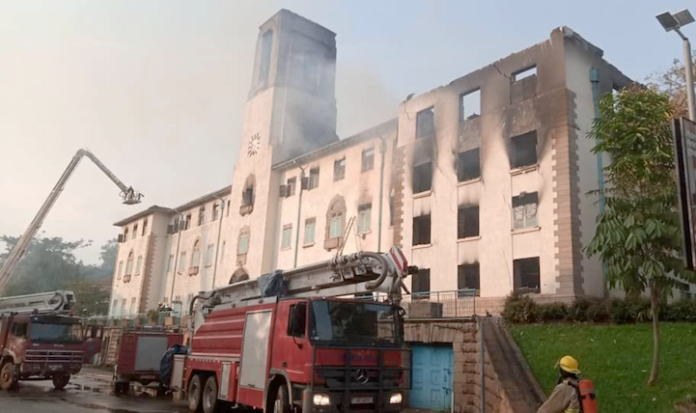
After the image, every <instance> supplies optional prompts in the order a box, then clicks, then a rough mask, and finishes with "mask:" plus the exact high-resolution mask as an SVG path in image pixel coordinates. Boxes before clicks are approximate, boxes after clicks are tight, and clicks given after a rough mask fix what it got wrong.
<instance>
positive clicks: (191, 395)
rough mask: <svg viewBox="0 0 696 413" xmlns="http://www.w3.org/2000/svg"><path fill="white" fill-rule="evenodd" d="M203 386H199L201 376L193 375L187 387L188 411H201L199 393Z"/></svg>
mask: <svg viewBox="0 0 696 413" xmlns="http://www.w3.org/2000/svg"><path fill="white" fill-rule="evenodd" d="M202 391H203V385H202V384H201V376H199V375H198V374H194V376H193V378H192V379H191V383H189V386H188V408H189V411H192V412H198V411H200V410H201V393H202Z"/></svg>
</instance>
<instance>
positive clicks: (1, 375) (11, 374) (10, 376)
mask: <svg viewBox="0 0 696 413" xmlns="http://www.w3.org/2000/svg"><path fill="white" fill-rule="evenodd" d="M16 386H17V377H16V376H15V365H14V363H13V362H12V361H7V362H6V363H5V364H3V365H2V367H0V389H2V390H10V389H13V388H15V387H16Z"/></svg>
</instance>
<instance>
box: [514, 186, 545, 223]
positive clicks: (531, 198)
mask: <svg viewBox="0 0 696 413" xmlns="http://www.w3.org/2000/svg"><path fill="white" fill-rule="evenodd" d="M538 209H539V195H538V193H537V192H529V193H522V194H520V195H518V196H514V197H512V221H513V224H512V228H513V229H520V228H533V227H536V226H538V225H539V219H538V217H537V212H538Z"/></svg>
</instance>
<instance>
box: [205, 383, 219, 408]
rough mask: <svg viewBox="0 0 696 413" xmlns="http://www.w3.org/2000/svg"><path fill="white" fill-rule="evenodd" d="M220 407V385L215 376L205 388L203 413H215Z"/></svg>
mask: <svg viewBox="0 0 696 413" xmlns="http://www.w3.org/2000/svg"><path fill="white" fill-rule="evenodd" d="M217 406H218V385H217V379H216V378H215V375H212V376H210V377H208V380H206V381H205V388H203V413H215V411H216V410H217Z"/></svg>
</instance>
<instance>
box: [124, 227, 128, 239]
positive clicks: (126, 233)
mask: <svg viewBox="0 0 696 413" xmlns="http://www.w3.org/2000/svg"><path fill="white" fill-rule="evenodd" d="M123 240H124V241H128V228H125V229H124V230H123Z"/></svg>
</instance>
